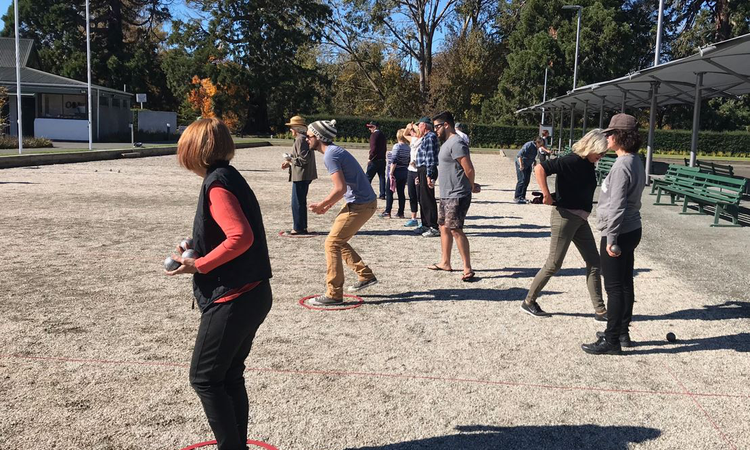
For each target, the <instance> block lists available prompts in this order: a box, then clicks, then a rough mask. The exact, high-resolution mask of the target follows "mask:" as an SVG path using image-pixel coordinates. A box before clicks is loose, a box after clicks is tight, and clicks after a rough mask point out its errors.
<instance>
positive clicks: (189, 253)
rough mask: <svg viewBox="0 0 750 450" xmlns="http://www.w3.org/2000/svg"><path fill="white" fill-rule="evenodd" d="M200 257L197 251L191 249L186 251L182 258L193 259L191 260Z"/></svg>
mask: <svg viewBox="0 0 750 450" xmlns="http://www.w3.org/2000/svg"><path fill="white" fill-rule="evenodd" d="M199 256H200V255H199V254H198V252H196V251H195V250H193V249H192V248H191V249H188V250H185V251H184V252H183V253H182V257H183V258H191V259H197V258H198V257H199Z"/></svg>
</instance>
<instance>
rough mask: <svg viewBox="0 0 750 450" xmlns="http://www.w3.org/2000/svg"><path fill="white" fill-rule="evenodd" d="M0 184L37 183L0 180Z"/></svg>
mask: <svg viewBox="0 0 750 450" xmlns="http://www.w3.org/2000/svg"><path fill="white" fill-rule="evenodd" d="M21 103H23V102H21ZM0 184H36V183H32V182H31V181H0Z"/></svg>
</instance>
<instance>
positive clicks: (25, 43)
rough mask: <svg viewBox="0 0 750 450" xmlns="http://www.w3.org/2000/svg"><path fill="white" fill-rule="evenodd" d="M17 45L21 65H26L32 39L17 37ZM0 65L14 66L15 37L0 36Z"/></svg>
mask: <svg viewBox="0 0 750 450" xmlns="http://www.w3.org/2000/svg"><path fill="white" fill-rule="evenodd" d="M18 46H19V49H20V52H19V53H21V67H26V65H27V64H28V63H29V57H30V56H31V54H32V52H33V49H34V41H33V40H31V39H19V40H18ZM0 67H13V68H15V67H16V40H15V38H7V37H4V38H0Z"/></svg>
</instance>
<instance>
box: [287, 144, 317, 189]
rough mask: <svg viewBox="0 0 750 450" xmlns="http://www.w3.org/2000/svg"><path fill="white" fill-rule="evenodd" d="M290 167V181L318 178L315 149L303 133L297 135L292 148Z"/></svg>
mask: <svg viewBox="0 0 750 450" xmlns="http://www.w3.org/2000/svg"><path fill="white" fill-rule="evenodd" d="M290 163H291V166H290V167H289V181H307V180H314V179H316V178H318V169H317V167H316V166H315V151H313V150H310V147H309V146H308V145H307V139H305V136H304V135H303V134H299V135H297V138H296V139H295V140H294V148H293V149H292V160H291V161H290Z"/></svg>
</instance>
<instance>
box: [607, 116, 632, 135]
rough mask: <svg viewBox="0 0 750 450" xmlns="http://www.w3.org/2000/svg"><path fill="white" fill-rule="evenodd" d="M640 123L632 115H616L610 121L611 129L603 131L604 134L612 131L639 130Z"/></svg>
mask: <svg viewBox="0 0 750 450" xmlns="http://www.w3.org/2000/svg"><path fill="white" fill-rule="evenodd" d="M637 129H638V122H636V121H635V117H633V116H631V115H630V114H615V115H614V116H612V119H611V120H610V121H609V127H607V128H605V129H604V130H602V131H603V132H604V133H607V132H610V131H612V130H637Z"/></svg>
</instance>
